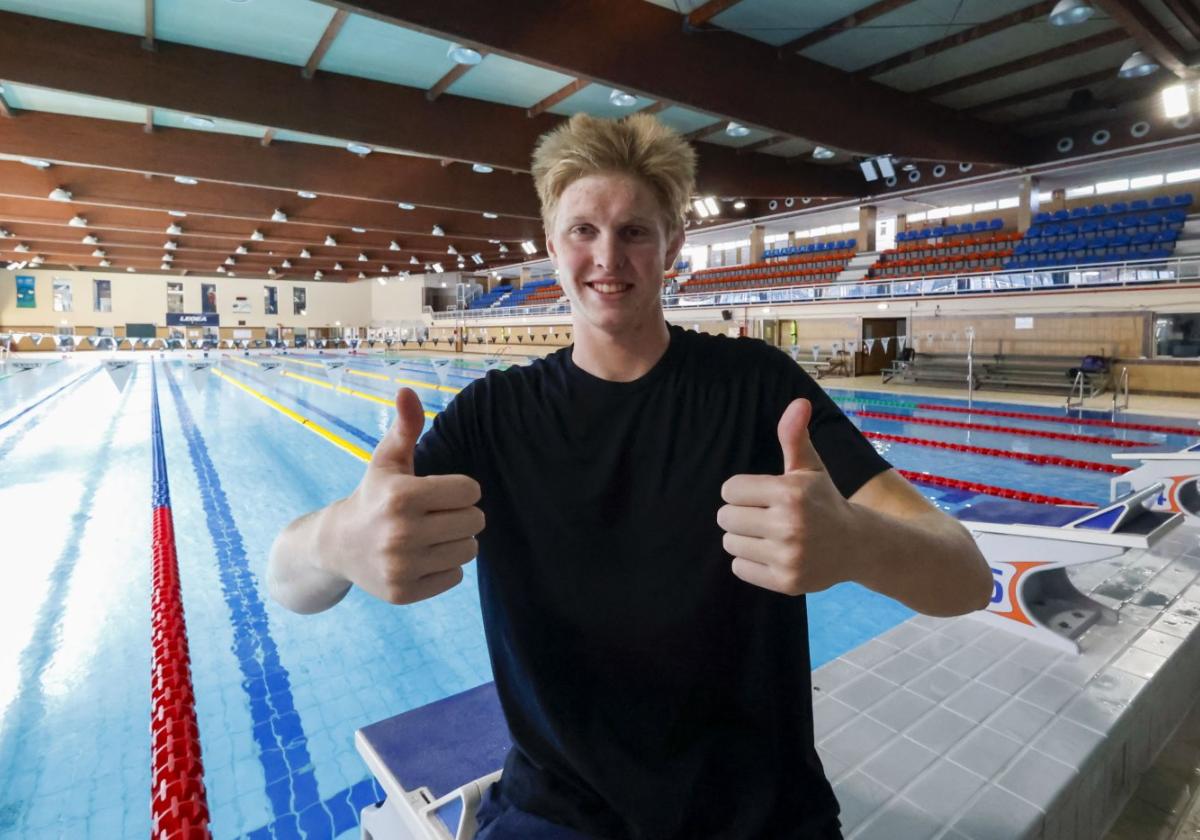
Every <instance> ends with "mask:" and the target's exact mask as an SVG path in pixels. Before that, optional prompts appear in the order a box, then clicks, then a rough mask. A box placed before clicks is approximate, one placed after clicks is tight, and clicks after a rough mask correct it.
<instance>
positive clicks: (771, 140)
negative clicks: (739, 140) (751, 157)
mask: <svg viewBox="0 0 1200 840" xmlns="http://www.w3.org/2000/svg"><path fill="white" fill-rule="evenodd" d="M788 139H790V138H787V137H782V136H780V135H778V134H772V135H771V136H770V137H764V138H763V139H762V140H756V141H755V142H753V143H747V144H746V145H745V146H738V147H737V153H738V154H739V155H747V154H750V153H751V152H757V151H758V150H759V149H763V148H766V147H767V146H774V145H775V144H776V143H782V142H784V141H785V140H788Z"/></svg>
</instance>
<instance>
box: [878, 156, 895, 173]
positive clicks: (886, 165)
mask: <svg viewBox="0 0 1200 840" xmlns="http://www.w3.org/2000/svg"><path fill="white" fill-rule="evenodd" d="M875 164H876V165H877V166H878V167H879V174H880V175H882V176H883V177H884V178H895V177H896V169H895V167H893V166H892V159H891V158H890V157H888V156H887V155H880V156H879V157H877V158H875Z"/></svg>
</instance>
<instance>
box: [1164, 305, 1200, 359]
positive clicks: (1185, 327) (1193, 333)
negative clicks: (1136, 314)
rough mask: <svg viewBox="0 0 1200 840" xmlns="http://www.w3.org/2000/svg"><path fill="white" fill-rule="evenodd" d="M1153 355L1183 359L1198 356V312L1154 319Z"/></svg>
mask: <svg viewBox="0 0 1200 840" xmlns="http://www.w3.org/2000/svg"><path fill="white" fill-rule="evenodd" d="M1154 355H1155V356H1172V357H1175V358H1184V359H1194V358H1196V357H1198V356H1200V312H1189V313H1186V314H1180V315H1159V316H1158V317H1156V318H1155V319H1154Z"/></svg>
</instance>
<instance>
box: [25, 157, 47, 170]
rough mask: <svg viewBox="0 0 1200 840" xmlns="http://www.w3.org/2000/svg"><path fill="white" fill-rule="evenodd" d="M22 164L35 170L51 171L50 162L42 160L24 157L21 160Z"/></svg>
mask: <svg viewBox="0 0 1200 840" xmlns="http://www.w3.org/2000/svg"><path fill="white" fill-rule="evenodd" d="M21 163H23V164H25V165H26V166H32V167H34V168H35V169H49V168H50V161H48V160H42V159H41V158H30V157H23V158H21Z"/></svg>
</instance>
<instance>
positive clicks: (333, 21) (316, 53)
mask: <svg viewBox="0 0 1200 840" xmlns="http://www.w3.org/2000/svg"><path fill="white" fill-rule="evenodd" d="M348 17H350V13H349V12H347V11H346V10H345V9H336V10H335V11H334V13H333V17H332V18H330V19H329V25H328V26H326V27H325V31H324V32H323V33H322V34H321V40H319V41H317V45H316V47H314V48H313V51H312V55H310V56H309V57H308V61H307V62H306V63H305V64H304V69H303V70H301V71H300V75H301V76H303V77H304V78H306V79H311V78H312V77H313V74H314V73H316V72H317V68H318V67H320V66H321V61H322V60H323V59H324V58H325V53H327V52H329V48H330V47H332V46H333V42H334V40H335V39H336V38H337V36H338V33H339V32H341V31H342V27H343V26H344V25H345V24H346V18H348Z"/></svg>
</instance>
